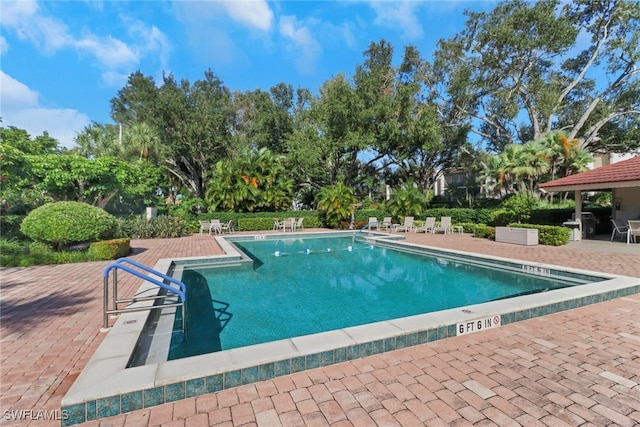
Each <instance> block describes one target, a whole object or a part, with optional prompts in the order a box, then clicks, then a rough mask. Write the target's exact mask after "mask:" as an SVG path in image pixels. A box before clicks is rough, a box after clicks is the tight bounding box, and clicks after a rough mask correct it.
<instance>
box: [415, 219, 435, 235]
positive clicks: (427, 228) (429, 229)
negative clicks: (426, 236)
mask: <svg viewBox="0 0 640 427" xmlns="http://www.w3.org/2000/svg"><path fill="white" fill-rule="evenodd" d="M435 226H436V217H435V216H428V217H427V219H426V220H425V221H424V225H423V226H421V227H416V228H415V229H414V230H413V231H415V232H416V233H417V232H419V231H422V232H424V233H433V229H434V227H435Z"/></svg>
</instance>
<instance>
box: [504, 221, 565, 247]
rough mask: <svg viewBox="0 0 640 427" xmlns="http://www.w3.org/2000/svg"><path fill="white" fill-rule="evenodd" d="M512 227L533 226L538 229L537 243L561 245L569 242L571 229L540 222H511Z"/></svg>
mask: <svg viewBox="0 0 640 427" xmlns="http://www.w3.org/2000/svg"><path fill="white" fill-rule="evenodd" d="M508 227H512V228H535V229H536V230H538V243H540V244H541V245H550V246H562V245H566V244H567V243H568V242H569V237H570V235H571V230H570V229H569V228H567V227H558V226H555V225H540V224H520V223H511V224H509V225H508Z"/></svg>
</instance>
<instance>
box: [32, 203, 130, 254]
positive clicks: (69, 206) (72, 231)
mask: <svg viewBox="0 0 640 427" xmlns="http://www.w3.org/2000/svg"><path fill="white" fill-rule="evenodd" d="M117 225H118V221H117V219H116V217H114V216H113V215H111V214H109V213H107V212H106V211H104V210H103V209H100V208H97V207H95V206H91V205H89V204H87V203H80V202H55V203H47V204H46V205H43V206H40V207H39V208H36V209H34V210H32V211H31V212H29V214H28V215H27V216H26V217H25V219H24V220H23V221H22V223H21V225H20V230H21V231H22V232H23V233H24V235H25V236H27V237H29V238H31V239H33V240H35V241H36V242H42V243H49V244H51V245H53V246H55V247H56V248H57V249H61V248H63V247H65V246H68V245H72V244H75V243H82V242H88V241H95V240H100V239H102V238H111V237H114V233H115V231H116V229H117Z"/></svg>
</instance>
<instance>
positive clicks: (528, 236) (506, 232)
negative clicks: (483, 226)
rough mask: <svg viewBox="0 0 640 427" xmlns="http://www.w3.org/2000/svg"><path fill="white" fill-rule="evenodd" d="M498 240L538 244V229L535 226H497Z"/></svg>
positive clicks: (527, 244) (528, 244)
mask: <svg viewBox="0 0 640 427" xmlns="http://www.w3.org/2000/svg"><path fill="white" fill-rule="evenodd" d="M496 242H503V243H514V244H516V245H526V246H532V245H537V244H538V230H536V229H535V228H512V227H496Z"/></svg>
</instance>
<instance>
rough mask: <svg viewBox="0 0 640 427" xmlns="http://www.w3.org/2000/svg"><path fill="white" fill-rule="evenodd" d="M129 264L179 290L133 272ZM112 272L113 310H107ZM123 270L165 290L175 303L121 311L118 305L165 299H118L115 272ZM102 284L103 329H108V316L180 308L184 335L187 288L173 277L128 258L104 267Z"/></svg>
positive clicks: (159, 295) (152, 296) (161, 297)
mask: <svg viewBox="0 0 640 427" xmlns="http://www.w3.org/2000/svg"><path fill="white" fill-rule="evenodd" d="M126 264H131V265H132V266H134V267H137V268H139V269H141V270H143V271H145V272H148V273H150V274H151V275H155V276H157V277H159V278H161V279H163V280H164V281H166V282H169V283H171V284H174V285H176V286H178V288H179V289H176V288H175V287H172V286H170V285H169V284H167V283H164V282H162V281H160V280H158V279H156V278H153V277H151V275H146V274H144V273H142V272H140V271H138V270H135V269H134V268H132V267H131V266H129V265H126ZM112 270H113V308H112V309H111V310H110V309H109V273H110V272H111V271H112ZM118 270H123V271H125V272H127V273H130V274H132V275H134V276H136V277H139V278H141V279H143V280H144V281H146V282H149V283H151V284H153V285H155V286H158V287H159V288H160V289H163V290H165V291H166V292H167V293H170V294H173V295H176V296H177V297H178V301H177V302H168V303H166V302H163V303H161V304H153V305H150V306H141V307H130V306H128V307H125V308H122V309H118V304H119V303H135V302H139V301H150V300H158V299H164V298H166V295H161V294H158V295H151V296H142V297H134V298H126V299H118V277H117V271H118ZM103 282H104V304H103V307H104V311H103V314H104V318H103V328H104V329H108V328H109V317H108V316H109V314H119V313H125V312H132V311H143V310H153V309H156V308H169V307H182V323H183V331H184V333H185V334H186V323H185V319H186V311H187V307H186V301H187V294H186V293H187V287H186V285H185V284H184V283H182V282H181V281H179V280H176V279H174V278H173V277H170V276H167V275H166V274H163V273H160V272H159V271H156V270H154V269H152V268H149V267H147V266H146V265H143V264H140V263H138V262H136V261H133V260H132V259H130V258H126V257H124V258H119V259H118V260H116V261H114V262H112V263H111V264H109V265H108V266H107V267H105V269H104V271H103Z"/></svg>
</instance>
